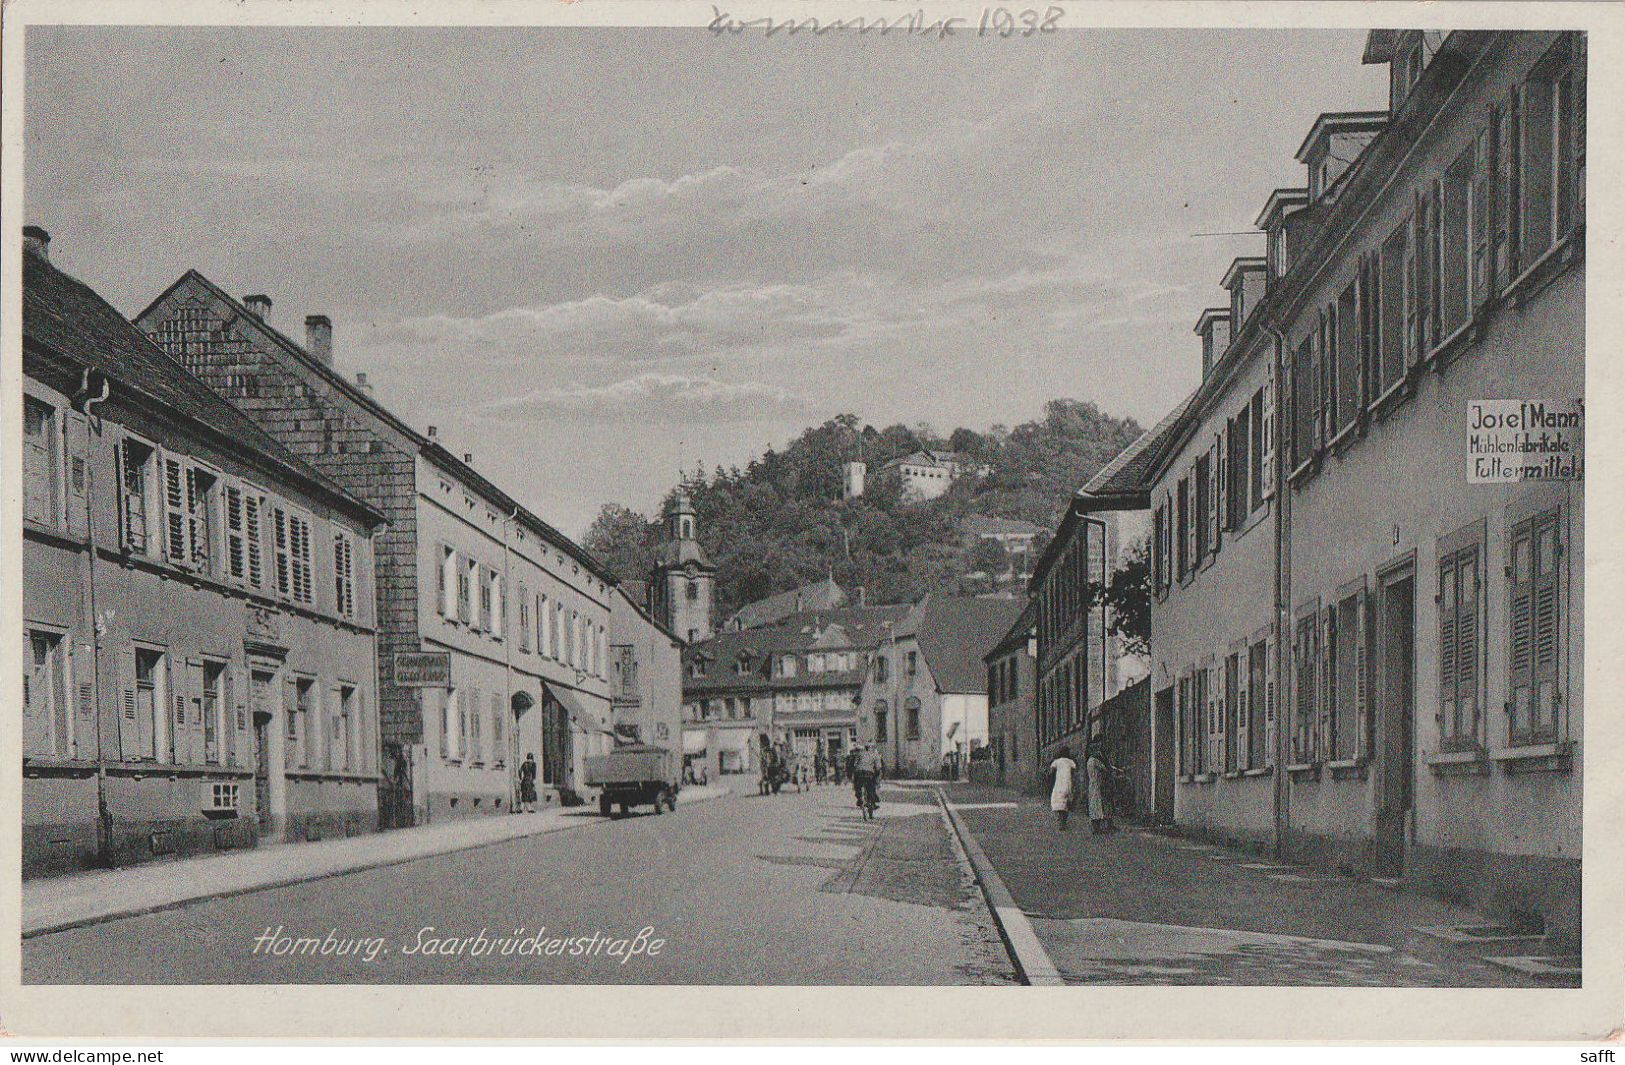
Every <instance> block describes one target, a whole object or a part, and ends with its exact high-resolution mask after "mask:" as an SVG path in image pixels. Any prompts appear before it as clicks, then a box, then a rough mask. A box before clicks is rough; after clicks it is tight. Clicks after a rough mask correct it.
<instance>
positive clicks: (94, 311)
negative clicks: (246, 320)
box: [23, 251, 384, 525]
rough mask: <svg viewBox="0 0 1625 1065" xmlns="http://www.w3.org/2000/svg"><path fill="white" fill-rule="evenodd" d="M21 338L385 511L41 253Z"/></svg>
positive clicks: (243, 448) (331, 490)
mask: <svg viewBox="0 0 1625 1065" xmlns="http://www.w3.org/2000/svg"><path fill="white" fill-rule="evenodd" d="M23 340H24V344H25V347H28V346H35V347H36V349H45V350H47V351H49V352H50V353H51V354H53V355H55V356H57V357H59V358H61V359H64V360H67V361H69V362H72V363H75V364H77V365H79V366H81V367H84V368H87V369H91V370H95V371H97V372H99V373H101V374H103V375H105V376H106V377H107V378H108V380H109V381H111V382H115V383H116V385H117V387H118V388H119V389H120V390H121V391H128V392H132V393H136V394H139V395H141V396H144V397H146V398H147V399H148V400H149V401H151V402H154V403H156V404H158V405H159V406H161V407H163V408H164V409H165V410H167V411H170V412H172V413H174V414H177V415H180V416H182V417H183V418H185V419H187V420H189V421H191V422H193V423H194V424H196V425H197V426H199V427H200V428H203V429H206V430H212V431H213V432H214V433H215V434H216V435H217V436H218V437H219V438H220V442H221V443H222V444H224V445H226V446H230V447H231V448H232V449H233V450H234V451H236V452H237V453H238V454H241V455H244V456H245V457H248V458H250V459H251V460H252V459H258V460H259V463H258V464H259V465H261V466H264V467H266V468H267V469H268V472H272V473H275V474H277V475H279V476H281V477H283V478H285V479H287V480H289V481H292V482H295V483H298V484H299V485H300V486H301V487H303V488H304V489H306V490H307V491H310V492H312V493H313V494H314V495H316V496H318V497H319V498H322V499H325V500H327V501H328V502H330V503H332V504H334V505H336V506H338V507H339V508H340V509H342V510H345V511H347V512H349V513H351V514H352V515H359V516H361V517H363V518H364V519H365V520H367V521H368V522H369V523H370V524H373V525H377V524H380V523H382V522H383V520H384V516H383V514H381V513H380V512H379V511H377V510H376V509H374V508H373V507H371V506H369V505H368V504H367V503H366V502H365V501H363V500H360V499H357V498H356V497H355V496H353V495H351V494H350V493H349V492H347V491H345V490H344V489H343V488H342V487H341V486H340V485H339V484H338V483H337V482H336V481H334V480H332V479H331V478H329V477H328V476H327V475H326V474H324V473H322V472H321V471H320V470H317V469H316V468H315V467H313V466H311V465H309V464H308V463H306V462H305V461H304V460H303V459H301V458H299V456H297V455H295V454H294V453H293V452H291V451H289V450H288V449H287V448H286V447H284V446H283V445H282V444H280V443H279V442H278V441H277V440H276V438H275V437H273V436H271V434H270V433H267V432H266V431H265V430H264V429H262V428H260V426H259V425H258V424H256V423H255V422H254V420H253V419H251V418H250V417H248V415H246V414H244V413H243V412H242V411H240V410H238V409H237V408H236V407H234V406H232V405H231V404H230V403H228V402H226V401H225V400H224V399H222V398H221V397H220V396H219V395H218V394H217V393H216V392H215V391H214V390H213V389H212V388H210V387H209V386H208V385H207V384H205V383H204V382H203V381H201V380H199V379H198V378H197V377H195V376H193V375H192V374H191V373H189V372H187V371H186V370H185V369H184V368H183V367H182V366H181V365H180V363H178V362H176V361H175V360H174V359H172V358H170V357H169V356H168V355H167V354H165V352H164V350H163V349H162V348H160V347H158V345H157V344H155V343H153V342H152V340H151V339H150V338H148V337H147V335H146V334H145V333H143V332H141V330H139V329H137V328H136V327H135V326H134V325H133V324H131V323H130V322H128V321H126V320H125V319H124V316H123V315H121V314H119V312H118V311H117V310H115V309H114V308H113V306H112V305H111V304H110V303H108V302H107V301H106V300H104V299H102V297H101V296H99V295H97V294H96V292H95V290H93V289H92V288H91V287H90V286H89V285H86V284H85V283H84V282H82V281H79V280H78V279H76V278H74V277H71V276H69V275H68V274H66V273H64V272H63V271H61V270H59V269H57V267H56V266H54V265H53V264H52V263H51V262H50V261H49V260H48V259H46V258H45V257H44V256H41V255H37V254H35V253H34V252H32V251H28V252H24V253H23Z"/></svg>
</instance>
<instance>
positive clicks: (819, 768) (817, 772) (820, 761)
mask: <svg viewBox="0 0 1625 1065" xmlns="http://www.w3.org/2000/svg"><path fill="white" fill-rule="evenodd" d="M813 780H814V782H816V783H819V784H822V783H823V782H824V752H823V751H822V750H819V751H816V752H815V753H814V754H813Z"/></svg>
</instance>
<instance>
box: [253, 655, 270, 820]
mask: <svg viewBox="0 0 1625 1065" xmlns="http://www.w3.org/2000/svg"><path fill="white" fill-rule="evenodd" d="M252 685H253V692H252V693H251V705H252V706H253V721H254V809H255V811H256V812H257V816H258V818H259V824H260V831H261V832H265V831H267V830H268V829H270V827H271V738H270V730H271V721H272V717H271V705H272V703H271V693H272V692H273V691H274V690H275V687H274V685H275V676H274V675H273V674H270V673H263V672H261V671H259V670H257V669H256V670H254V672H253V674H252Z"/></svg>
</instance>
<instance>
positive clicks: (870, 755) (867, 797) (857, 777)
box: [852, 743, 885, 810]
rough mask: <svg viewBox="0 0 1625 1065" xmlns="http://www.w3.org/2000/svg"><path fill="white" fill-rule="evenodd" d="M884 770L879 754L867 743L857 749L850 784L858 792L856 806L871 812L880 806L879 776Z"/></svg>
mask: <svg viewBox="0 0 1625 1065" xmlns="http://www.w3.org/2000/svg"><path fill="white" fill-rule="evenodd" d="M883 769H885V763H884V762H882V761H881V758H880V752H879V751H877V750H875V749H874V748H873V747H871V746H869V745H868V744H867V743H865V744H862V745H860V746H859V747H858V752H857V757H856V758H854V759H852V782H853V786H854V788H855V789H856V790H857V792H858V805H859V806H863V807H866V808H867V809H869V810H873V809H874V808H875V807H877V806H879V805H880V792H879V784H880V774H881V771H882V770H883Z"/></svg>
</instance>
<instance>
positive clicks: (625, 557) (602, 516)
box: [582, 503, 660, 581]
mask: <svg viewBox="0 0 1625 1065" xmlns="http://www.w3.org/2000/svg"><path fill="white" fill-rule="evenodd" d="M659 544H660V523H659V522H655V521H650V520H649V519H648V518H645V517H644V516H643V515H642V514H639V513H638V512H637V511H635V510H633V509H632V508H631V507H627V506H623V505H621V504H620V503H605V504H604V505H603V506H602V507H601V508H599V511H598V517H596V518H594V519H593V521H592V527H591V528H589V529H588V530H587V536H586V542H585V543H584V544H583V545H582V546H584V547H585V548H586V549H587V550H588V551H589V552H591V553H592V554H593V555H594V556H595V557H596V558H597V559H598V561H600V562H602V563H603V564H604V566H605V567H606V568H607V569H608V570H609V571H610V572H611V573H613V574H615V576H617V577H619V578H620V579H621V580H623V581H626V580H639V581H641V580H647V579H648V577H649V574H650V573H651V572H652V571H653V570H654V566H655V550H656V548H657V547H658V546H659Z"/></svg>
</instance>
